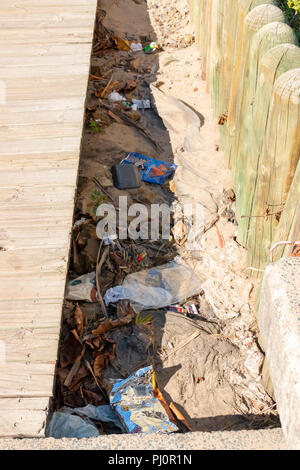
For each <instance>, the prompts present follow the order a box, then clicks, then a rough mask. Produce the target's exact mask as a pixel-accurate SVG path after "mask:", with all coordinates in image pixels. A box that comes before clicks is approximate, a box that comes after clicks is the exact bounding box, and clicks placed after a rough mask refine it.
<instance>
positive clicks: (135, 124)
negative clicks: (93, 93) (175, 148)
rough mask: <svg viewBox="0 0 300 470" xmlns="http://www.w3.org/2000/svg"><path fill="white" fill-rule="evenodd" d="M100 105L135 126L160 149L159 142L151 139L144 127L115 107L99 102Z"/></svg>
mask: <svg viewBox="0 0 300 470" xmlns="http://www.w3.org/2000/svg"><path fill="white" fill-rule="evenodd" d="M101 106H103V107H104V108H105V109H108V110H109V111H113V112H114V114H116V116H118V117H119V118H121V119H122V120H123V121H124V122H125V123H126V124H127V125H128V126H131V127H135V128H136V129H137V130H138V131H140V132H141V133H142V134H143V135H144V136H145V137H146V138H147V139H148V140H149V141H150V142H151V143H152V145H153V146H154V147H155V148H156V150H158V151H160V150H161V147H160V145H159V144H157V143H156V142H155V140H153V139H152V137H151V135H150V134H148V132H147V131H145V129H143V128H142V126H140V125H139V124H137V123H136V122H134V121H132V120H131V119H130V118H129V117H127V116H125V115H124V114H123V113H121V112H120V111H117V110H116V109H112V108H111V107H110V106H109V105H107V104H105V103H103V102H101Z"/></svg>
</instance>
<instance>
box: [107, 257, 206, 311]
mask: <svg viewBox="0 0 300 470" xmlns="http://www.w3.org/2000/svg"><path fill="white" fill-rule="evenodd" d="M200 291H201V285H200V280H199V279H198V277H197V276H196V275H195V273H194V272H193V271H192V270H191V269H190V268H189V267H188V266H187V265H186V264H181V260H180V259H176V260H173V261H170V262H169V263H167V264H165V265H163V266H159V267H155V268H152V269H147V270H144V271H139V272H137V273H133V274H129V275H128V276H126V278H125V280H124V283H123V285H122V286H115V287H112V288H111V289H108V290H107V291H106V293H105V295H104V301H105V303H106V305H108V304H110V303H114V302H118V301H119V300H122V299H128V300H130V301H131V302H132V305H133V307H134V308H135V310H137V311H141V310H148V309H153V308H154V309H158V308H163V307H166V306H168V305H173V304H177V303H179V302H182V301H184V300H186V299H188V298H189V297H192V296H194V295H196V294H198V293H199V292H200Z"/></svg>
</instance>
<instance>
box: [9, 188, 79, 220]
mask: <svg viewBox="0 0 300 470" xmlns="http://www.w3.org/2000/svg"><path fill="white" fill-rule="evenodd" d="M9 183H10V182H8V184H9ZM73 202H74V187H73V186H72V185H70V186H64V187H61V186H56V185H52V186H44V185H40V186H38V185H36V186H29V187H27V186H8V185H7V186H6V187H3V186H2V187H1V188H0V210H1V211H3V212H2V213H3V214H5V211H6V210H7V209H10V210H12V211H13V210H14V207H15V206H18V209H20V207H21V206H24V207H27V206H30V207H34V206H37V207H44V208H46V207H47V206H51V205H53V204H57V203H59V204H61V205H66V206H67V205H69V207H71V206H72V204H73ZM45 217H47V215H46V213H45Z"/></svg>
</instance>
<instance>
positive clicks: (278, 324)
mask: <svg viewBox="0 0 300 470" xmlns="http://www.w3.org/2000/svg"><path fill="white" fill-rule="evenodd" d="M258 324H259V328H260V336H261V342H262V346H263V348H264V351H265V353H266V358H267V361H268V365H269V371H270V377H271V380H272V383H273V386H274V394H275V398H276V401H277V405H278V410H279V414H280V419H281V424H282V428H283V432H284V434H285V437H286V440H287V444H288V447H289V448H290V449H298V450H299V449H300V258H282V259H281V260H279V261H278V262H276V263H273V264H269V265H268V266H267V268H266V270H265V274H264V279H263V284H262V289H261V299H260V306H259V311H258Z"/></svg>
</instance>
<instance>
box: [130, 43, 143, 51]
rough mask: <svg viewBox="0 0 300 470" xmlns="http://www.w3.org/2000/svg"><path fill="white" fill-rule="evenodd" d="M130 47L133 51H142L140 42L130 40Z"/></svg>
mask: <svg viewBox="0 0 300 470" xmlns="http://www.w3.org/2000/svg"><path fill="white" fill-rule="evenodd" d="M130 49H131V50H132V51H133V52H139V51H142V50H143V46H142V44H141V43H140V42H132V43H131V44H130Z"/></svg>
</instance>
